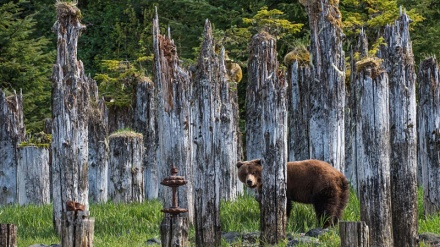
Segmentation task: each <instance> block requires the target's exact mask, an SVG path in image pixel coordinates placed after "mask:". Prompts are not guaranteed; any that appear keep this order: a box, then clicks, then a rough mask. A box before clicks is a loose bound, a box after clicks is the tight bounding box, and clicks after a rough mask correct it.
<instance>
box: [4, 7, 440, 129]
mask: <svg viewBox="0 0 440 247" xmlns="http://www.w3.org/2000/svg"><path fill="white" fill-rule="evenodd" d="M0 2H1V3H0V4H1V5H0V14H1V15H0V51H1V52H0V72H1V73H0V87H1V88H2V89H3V90H4V91H7V92H12V90H16V91H18V90H20V88H21V89H23V100H24V110H25V122H26V124H27V126H28V129H29V130H30V131H32V132H38V131H39V130H41V129H42V124H41V121H42V119H44V118H45V117H49V116H50V83H49V81H50V80H49V76H50V70H51V64H52V63H53V62H54V51H55V47H56V36H55V35H53V33H52V31H51V27H52V25H53V23H54V21H55V13H56V12H55V2H56V1H55V0H39V1H23V0H15V1H8V0H3V1H0ZM439 4H440V3H439V1H438V0H423V1H415V0H411V1H403V0H386V1H380V0H372V1H366V0H341V1H340V3H339V6H340V10H341V14H342V18H343V26H342V28H343V31H344V33H345V34H346V36H347V37H346V39H345V40H346V41H345V42H346V44H347V45H346V47H349V45H350V44H352V43H353V42H351V40H354V39H353V38H354V37H356V35H357V34H358V33H359V30H360V29H361V28H362V27H363V28H364V30H365V31H366V33H367V34H368V37H369V41H370V42H369V44H370V46H371V47H377V46H378V43H380V42H381V41H380V39H378V37H381V35H382V30H383V26H384V25H385V24H387V23H390V22H392V21H393V20H394V18H395V17H397V15H398V14H399V6H400V5H403V7H404V8H406V10H407V13H408V14H409V16H410V17H411V19H412V20H413V23H412V26H413V30H412V32H413V33H412V37H413V45H414V53H415V57H416V61H417V60H418V59H419V58H421V57H422V56H424V55H425V54H429V55H435V54H437V55H439V54H438V53H439V51H440V49H439V48H440V42H437V37H438V35H437V34H440V27H438V25H437V24H436V20H437V19H438V15H439V10H438V9H439V8H438V7H439V6H438V5H439ZM77 6H78V8H79V9H81V13H82V17H83V18H82V23H83V24H84V25H86V27H87V29H86V30H85V31H84V33H83V34H82V36H81V38H80V39H79V41H78V42H79V43H78V58H79V59H81V60H82V61H83V62H84V66H85V68H86V73H87V74H90V75H91V76H92V78H96V79H98V83H100V84H101V82H102V81H103V80H101V81H99V77H95V76H97V75H98V74H100V75H102V76H104V77H105V75H108V76H109V77H110V78H112V79H115V80H118V79H119V80H122V81H123V80H127V78H126V77H124V76H123V74H124V73H126V72H127V71H121V72H118V71H113V70H111V69H109V67H108V66H106V65H107V64H106V63H108V61H120V62H121V63H123V64H125V65H127V66H129V67H130V68H132V69H134V70H136V73H137V75H138V76H150V77H151V74H152V63H153V60H152V59H153V56H152V53H153V52H152V47H153V45H152V38H151V37H152V31H151V30H152V26H151V25H152V24H151V19H152V18H153V14H154V7H155V6H156V7H158V11H159V14H160V17H161V22H160V23H161V24H160V29H161V31H162V33H166V30H167V28H168V26H169V27H170V29H171V33H172V38H173V39H174V41H175V44H176V48H177V50H178V52H179V54H180V59H181V60H182V61H183V66H190V65H193V64H195V59H196V54H198V51H199V50H200V46H201V36H202V35H201V34H202V33H203V25H204V21H205V19H209V20H210V22H211V23H212V26H213V36H214V38H215V39H216V42H217V43H218V44H220V45H223V46H224V47H225V50H226V54H228V55H229V57H230V58H231V59H233V60H234V62H237V63H239V64H240V66H241V67H242V69H243V80H242V81H244V82H245V81H246V80H247V79H246V78H247V68H246V61H247V59H248V58H247V45H248V43H249V40H250V37H251V36H252V35H253V34H255V33H256V32H258V31H260V30H262V29H265V30H266V31H268V30H269V31H270V32H271V34H272V35H274V36H276V37H277V51H278V56H279V58H278V59H279V60H280V61H281V60H282V58H283V57H284V56H285V55H286V54H287V53H288V52H290V51H292V50H294V49H295V48H297V47H298V46H300V47H307V46H308V45H309V43H310V42H309V31H308V25H304V26H302V27H301V25H303V24H307V22H308V20H307V14H306V11H305V9H304V7H303V6H302V5H301V4H300V3H299V1H287V0H284V1H279V0H265V1H254V0H244V1H229V0H177V1H175V0H161V1H152V0H137V1H134V0H121V1H114V0H96V1H90V0H78V4H77ZM374 50H375V49H370V51H371V52H373V51H374ZM347 54H348V53H347ZM281 66H283V65H282V64H281ZM117 73H120V75H116V74H117ZM117 83H118V84H123V82H121V81H119V82H117ZM99 86H100V89H99V91H100V92H104V93H106V94H108V93H109V92H105V89H104V88H103V86H102V85H99ZM107 86H108V84H107ZM245 87H246V83H241V84H239V85H238V93H239V101H242V99H243V98H244V89H245ZM125 89H126V88H125ZM125 89H124V90H125ZM125 91H127V90H125ZM127 93H128V94H131V93H132V92H127ZM127 97H128V95H127ZM129 97H131V95H130V96H129ZM129 97H128V98H129ZM241 106H242V107H241V108H243V104H241Z"/></svg>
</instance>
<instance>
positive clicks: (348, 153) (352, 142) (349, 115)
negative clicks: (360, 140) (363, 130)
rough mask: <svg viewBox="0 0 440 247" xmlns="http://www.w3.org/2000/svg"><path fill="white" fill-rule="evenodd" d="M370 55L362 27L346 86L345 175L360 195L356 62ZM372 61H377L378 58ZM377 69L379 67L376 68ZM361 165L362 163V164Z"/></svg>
mask: <svg viewBox="0 0 440 247" xmlns="http://www.w3.org/2000/svg"><path fill="white" fill-rule="evenodd" d="M367 56H368V39H367V35H366V34H365V32H364V30H363V29H361V30H360V33H359V37H358V41H357V44H356V46H355V47H354V50H352V51H351V54H350V67H351V73H350V83H348V84H347V87H346V102H347V105H346V109H345V164H346V165H345V171H344V175H345V176H346V177H347V179H348V181H350V184H351V186H352V187H353V189H354V190H355V191H356V192H357V195H358V196H359V187H358V175H357V163H356V127H357V126H356V121H355V119H356V118H357V115H356V114H357V112H356V107H357V106H356V104H357V101H356V93H355V92H356V91H355V88H356V87H355V85H356V77H357V76H358V72H357V67H356V63H357V62H358V61H359V60H360V59H365V58H366V57H367ZM371 61H376V62H379V60H377V58H376V59H375V60H374V59H373V60H371ZM376 69H377V68H376ZM360 165H361V164H360Z"/></svg>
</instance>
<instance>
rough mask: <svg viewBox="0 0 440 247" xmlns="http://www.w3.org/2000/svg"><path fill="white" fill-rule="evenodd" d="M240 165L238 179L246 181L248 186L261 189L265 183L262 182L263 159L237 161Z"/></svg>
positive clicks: (238, 165)
mask: <svg viewBox="0 0 440 247" xmlns="http://www.w3.org/2000/svg"><path fill="white" fill-rule="evenodd" d="M237 167H238V179H240V181H241V182H242V183H244V184H245V185H246V186H247V187H249V188H252V189H255V188H256V189H258V191H261V187H262V186H263V184H262V183H261V171H262V170H263V167H262V166H261V161H260V160H259V159H256V160H250V161H239V162H237Z"/></svg>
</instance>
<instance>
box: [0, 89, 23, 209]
mask: <svg viewBox="0 0 440 247" xmlns="http://www.w3.org/2000/svg"><path fill="white" fill-rule="evenodd" d="M0 123H1V124H0V205H6V204H11V203H16V202H17V199H18V198H17V197H18V195H17V180H16V179H17V162H18V161H17V159H18V153H17V152H18V151H17V147H18V144H20V142H21V141H22V140H23V138H24V135H25V133H26V131H25V128H24V122H23V97H22V95H21V93H20V94H18V95H17V94H14V95H11V96H9V97H6V95H5V93H4V92H3V91H2V90H1V89H0Z"/></svg>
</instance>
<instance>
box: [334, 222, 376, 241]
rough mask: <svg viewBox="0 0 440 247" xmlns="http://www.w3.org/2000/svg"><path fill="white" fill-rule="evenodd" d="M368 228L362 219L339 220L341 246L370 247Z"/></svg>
mask: <svg viewBox="0 0 440 247" xmlns="http://www.w3.org/2000/svg"><path fill="white" fill-rule="evenodd" d="M369 232H370V231H369V229H368V226H367V224H365V222H364V221H360V222H347V221H341V222H339V235H340V236H341V247H370V237H369Z"/></svg>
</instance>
